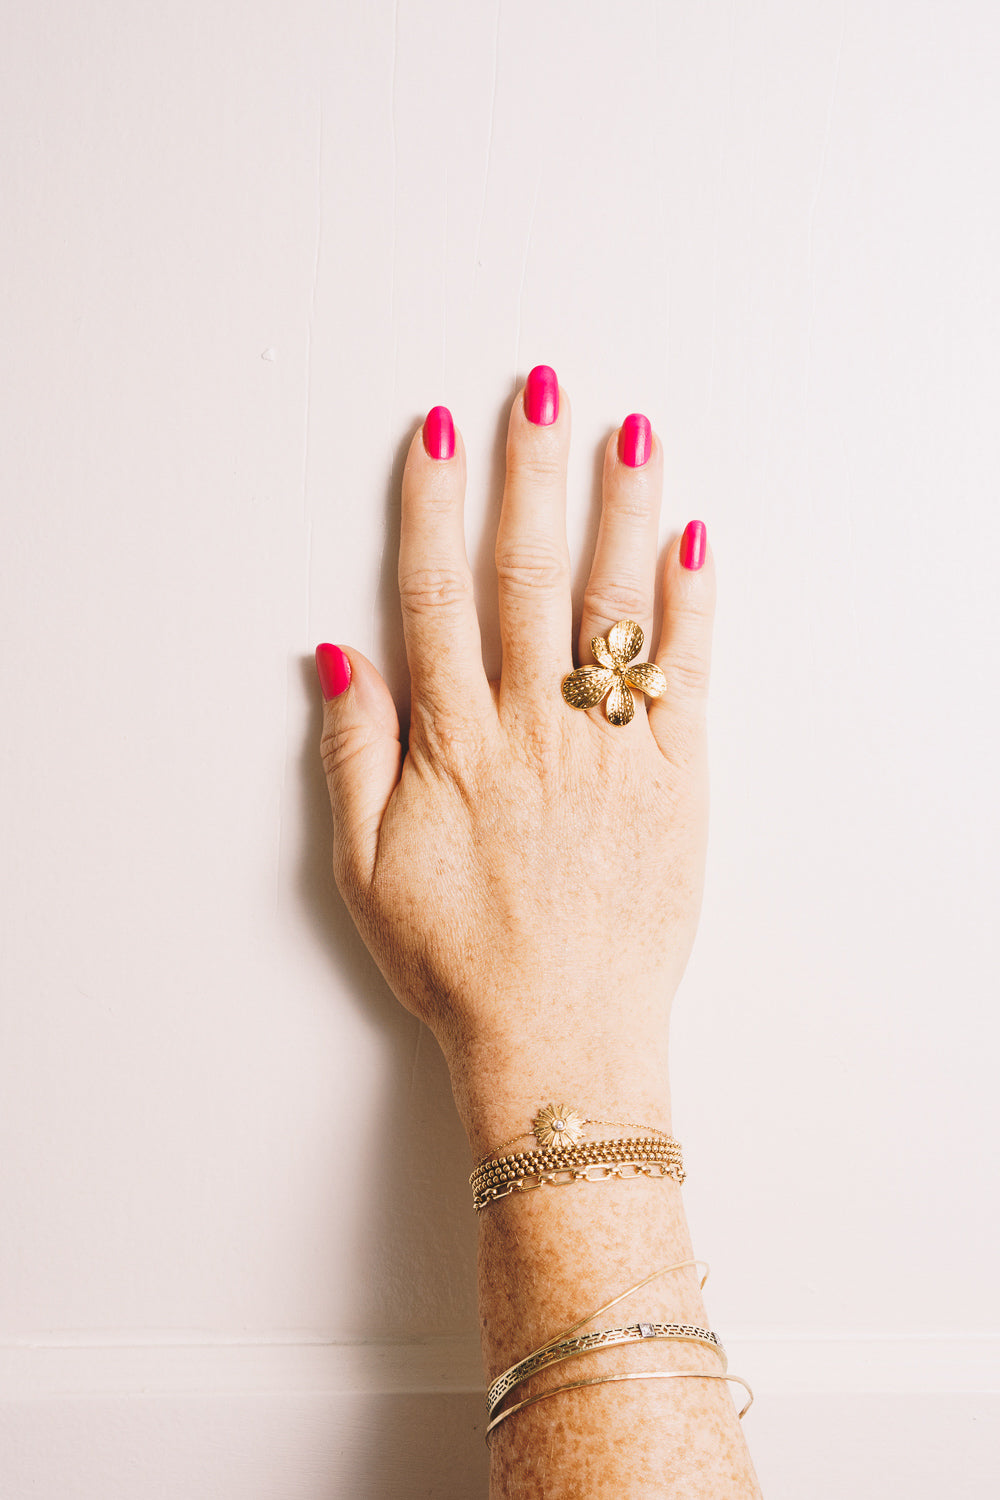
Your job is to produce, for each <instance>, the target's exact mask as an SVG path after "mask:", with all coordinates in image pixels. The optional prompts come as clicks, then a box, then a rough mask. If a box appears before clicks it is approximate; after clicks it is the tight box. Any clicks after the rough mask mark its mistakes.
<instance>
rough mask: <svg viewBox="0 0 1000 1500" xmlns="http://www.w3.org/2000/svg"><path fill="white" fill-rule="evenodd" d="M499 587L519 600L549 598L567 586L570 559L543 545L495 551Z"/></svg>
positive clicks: (501, 548) (508, 546)
mask: <svg viewBox="0 0 1000 1500" xmlns="http://www.w3.org/2000/svg"><path fill="white" fill-rule="evenodd" d="M496 566H497V579H498V580H499V583H500V587H501V588H502V589H504V590H505V591H506V593H507V594H509V595H514V596H516V597H518V598H521V597H524V598H528V597H531V596H537V595H538V594H540V593H543V594H552V593H555V592H556V591H557V590H558V589H560V588H564V587H566V586H568V584H569V559H568V557H567V556H566V555H565V553H563V552H559V551H556V550H554V549H553V548H551V547H546V546H544V545H542V544H536V545H534V546H531V545H529V546H525V545H524V544H523V543H521V544H519V545H517V546H510V545H506V546H499V547H497V551H496Z"/></svg>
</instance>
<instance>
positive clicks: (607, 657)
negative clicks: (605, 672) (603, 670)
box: [590, 635, 615, 667]
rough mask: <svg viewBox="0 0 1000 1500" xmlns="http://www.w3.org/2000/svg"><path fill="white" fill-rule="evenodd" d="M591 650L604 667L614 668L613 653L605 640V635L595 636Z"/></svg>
mask: <svg viewBox="0 0 1000 1500" xmlns="http://www.w3.org/2000/svg"><path fill="white" fill-rule="evenodd" d="M590 649H591V651H593V653H594V655H595V656H596V657H597V660H598V661H599V662H600V664H601V666H602V667H613V666H614V665H615V659H614V657H613V656H612V655H611V652H610V651H609V649H608V643H607V641H606V640H605V639H604V637H603V635H595V636H594V639H593V640H592V641H591V643H590Z"/></svg>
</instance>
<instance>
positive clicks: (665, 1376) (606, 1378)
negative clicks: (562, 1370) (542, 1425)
mask: <svg viewBox="0 0 1000 1500" xmlns="http://www.w3.org/2000/svg"><path fill="white" fill-rule="evenodd" d="M622 1380H734V1381H735V1382H736V1383H737V1385H741V1386H742V1387H743V1389H744V1390H745V1391H747V1392H749V1395H750V1400H749V1401H748V1402H747V1404H746V1406H744V1408H743V1410H742V1411H740V1412H737V1416H738V1418H739V1420H740V1421H742V1420H743V1418H744V1417H745V1416H746V1414H747V1412H748V1411H749V1410H750V1408H751V1406H752V1405H753V1391H752V1390H750V1387H749V1386H748V1385H747V1383H746V1381H745V1380H744V1379H743V1377H742V1375H728V1374H727V1375H722V1374H720V1373H718V1372H717V1371H710V1370H636V1371H634V1372H633V1373H631V1374H628V1375H601V1376H598V1377H597V1379H596V1380H574V1381H573V1382H572V1384H571V1385H557V1386H556V1387H555V1388H554V1389H553V1390H551V1391H542V1392H541V1393H540V1394H539V1395H537V1396H529V1397H528V1398H527V1400H526V1401H518V1402H517V1403H516V1405H514V1406H508V1407H507V1408H506V1410H505V1411H502V1412H500V1413H499V1415H498V1416H495V1417H494V1418H493V1420H492V1422H490V1423H489V1424H488V1426H487V1428H486V1440H487V1442H489V1436H490V1433H491V1432H492V1431H493V1429H494V1428H495V1427H499V1426H500V1423H501V1422H506V1420H507V1418H508V1417H512V1416H513V1415H514V1413H515V1412H517V1411H523V1410H524V1408H525V1407H526V1406H534V1404H535V1402H536V1401H546V1400H548V1398H549V1396H560V1395H562V1393H563V1391H581V1390H583V1388H584V1387H585V1386H588V1385H617V1384H618V1383H619V1382H620V1381H622Z"/></svg>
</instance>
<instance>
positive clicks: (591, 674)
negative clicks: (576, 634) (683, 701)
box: [562, 620, 667, 725]
mask: <svg viewBox="0 0 1000 1500" xmlns="http://www.w3.org/2000/svg"><path fill="white" fill-rule="evenodd" d="M642 642H643V635H642V631H641V629H640V628H639V626H638V625H637V624H636V623H635V621H634V620H619V621H618V624H617V625H612V627H611V629H610V630H609V631H608V633H607V636H603V635H595V636H594V638H593V640H592V641H591V643H590V649H591V651H593V653H594V655H595V656H596V657H597V660H598V661H599V662H600V663H601V665H600V666H599V667H577V669H576V671H575V672H570V673H569V675H568V676H566V677H564V678H563V682H562V695H563V697H564V698H565V699H566V702H567V703H568V704H569V705H570V707H571V708H594V707H596V705H597V704H598V703H600V701H601V699H602V698H603V697H604V695H605V693H607V694H608V701H607V703H606V704H605V709H604V711H605V713H606V714H607V716H608V719H609V720H610V722H611V723H612V724H619V725H621V724H627V723H628V721H629V720H630V719H631V718H634V716H635V699H634V698H633V697H632V693H631V689H632V688H635V689H636V691H637V692H640V693H647V694H648V695H649V697H650V698H659V696H660V694H661V693H662V692H663V691H664V689H665V688H666V686H667V679H666V678H665V677H664V675H663V673H662V672H661V671H660V669H659V667H658V666H656V665H655V664H654V663H653V662H651V661H639V662H637V661H635V660H634V658H635V657H636V656H638V655H639V652H640V651H641V650H642Z"/></svg>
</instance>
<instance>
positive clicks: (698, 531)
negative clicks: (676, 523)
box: [681, 521, 706, 573]
mask: <svg viewBox="0 0 1000 1500" xmlns="http://www.w3.org/2000/svg"><path fill="white" fill-rule="evenodd" d="M705 539H706V532H705V523H704V521H689V522H688V523H687V525H686V526H685V528H684V535H683V536H682V537H681V567H682V568H687V570H688V572H689V573H697V571H698V569H699V568H700V567H701V566H702V565H703V563H704V561H705Z"/></svg>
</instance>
